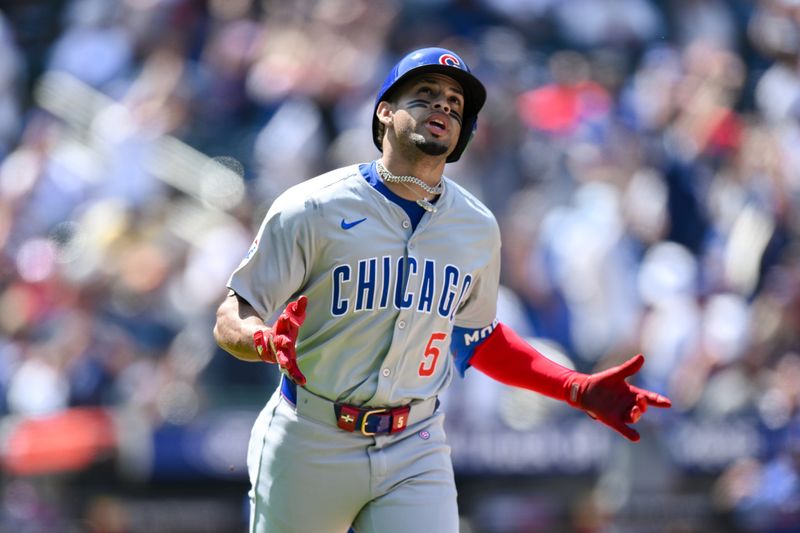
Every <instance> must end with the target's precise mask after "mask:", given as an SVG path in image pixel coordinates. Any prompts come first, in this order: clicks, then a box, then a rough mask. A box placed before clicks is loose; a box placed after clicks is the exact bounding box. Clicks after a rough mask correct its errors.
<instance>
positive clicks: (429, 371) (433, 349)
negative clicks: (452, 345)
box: [418, 331, 447, 377]
mask: <svg viewBox="0 0 800 533" xmlns="http://www.w3.org/2000/svg"><path fill="white" fill-rule="evenodd" d="M446 338H447V333H443V332H441V331H437V332H435V333H432V334H431V338H430V339H428V344H426V345H425V353H424V354H423V356H422V362H421V363H420V364H419V370H418V373H419V375H420V376H422V377H428V376H432V375H433V373H434V371H435V370H436V362H437V361H438V360H439V354H441V353H442V351H441V349H440V348H439V346H435V345H434V344H433V343H434V342H435V341H443V340H445V339H446Z"/></svg>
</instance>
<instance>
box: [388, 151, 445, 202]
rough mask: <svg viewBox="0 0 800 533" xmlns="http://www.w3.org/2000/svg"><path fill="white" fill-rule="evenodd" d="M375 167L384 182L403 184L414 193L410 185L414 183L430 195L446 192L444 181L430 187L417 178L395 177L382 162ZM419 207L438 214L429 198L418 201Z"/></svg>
mask: <svg viewBox="0 0 800 533" xmlns="http://www.w3.org/2000/svg"><path fill="white" fill-rule="evenodd" d="M375 166H376V168H377V169H378V174H380V176H381V178H382V179H383V181H388V182H389V183H402V184H403V185H405V186H406V187H408V188H409V189H410V190H412V191H413V189H411V187H410V186H409V185H408V184H409V183H413V184H414V185H416V186H418V187H419V188H420V189H423V190H424V191H426V192H427V193H428V194H442V193H443V192H444V182H443V181H440V182H439V184H438V185H436V186H435V187H431V186H430V185H428V184H427V183H425V182H424V181H422V180H421V179H419V178H418V177H416V176H395V175H394V174H392V173H391V172H389V171H388V170H387V169H386V167H385V166H383V163H381V162H380V160H378V161H376V165H375ZM417 205H419V206H420V207H421V208H423V209H424V210H425V211H428V212H430V213H435V212H436V206H435V205H433V204H432V203H431V202H430V201H428V199H427V198H420V199H419V200H417Z"/></svg>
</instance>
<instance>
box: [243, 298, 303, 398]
mask: <svg viewBox="0 0 800 533" xmlns="http://www.w3.org/2000/svg"><path fill="white" fill-rule="evenodd" d="M307 303H308V298H306V297H305V296H301V297H300V298H298V299H297V301H295V302H291V303H290V304H289V305H287V306H286V309H284V311H283V313H281V315H280V316H279V317H278V320H276V321H275V324H274V325H273V326H272V328H271V330H270V329H268V330H261V331H257V332H256V333H255V335H254V336H253V339H254V342H255V344H256V349H257V350H258V355H259V357H261V359H262V360H263V361H265V362H268V363H278V366H280V368H281V371H282V372H283V373H285V374H286V375H287V376H289V379H291V380H292V381H294V382H295V383H297V384H298V385H305V384H306V377H305V376H304V375H303V373H302V372H300V368H299V367H298V366H297V352H296V351H295V343H296V342H297V334H298V332H299V331H300V326H302V325H303V322H304V321H305V319H306V304H307Z"/></svg>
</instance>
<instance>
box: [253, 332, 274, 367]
mask: <svg viewBox="0 0 800 533" xmlns="http://www.w3.org/2000/svg"><path fill="white" fill-rule="evenodd" d="M267 343H269V345H268V344H267ZM253 344H255V345H256V352H258V357H260V358H261V360H262V361H264V362H265V363H275V362H276V361H275V345H274V344H272V332H271V331H269V330H265V329H260V330H258V331H256V332H255V333H253ZM270 345H271V348H270Z"/></svg>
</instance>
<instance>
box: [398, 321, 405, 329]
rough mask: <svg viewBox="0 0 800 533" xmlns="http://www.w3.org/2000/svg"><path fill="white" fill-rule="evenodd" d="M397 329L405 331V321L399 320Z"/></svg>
mask: <svg viewBox="0 0 800 533" xmlns="http://www.w3.org/2000/svg"><path fill="white" fill-rule="evenodd" d="M397 327H398V328H400V329H405V328H406V322H405V320H401V321H400V322H398V323H397Z"/></svg>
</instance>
